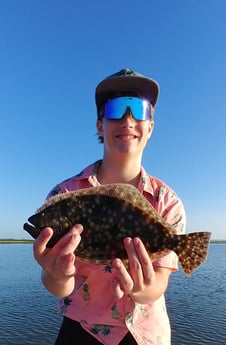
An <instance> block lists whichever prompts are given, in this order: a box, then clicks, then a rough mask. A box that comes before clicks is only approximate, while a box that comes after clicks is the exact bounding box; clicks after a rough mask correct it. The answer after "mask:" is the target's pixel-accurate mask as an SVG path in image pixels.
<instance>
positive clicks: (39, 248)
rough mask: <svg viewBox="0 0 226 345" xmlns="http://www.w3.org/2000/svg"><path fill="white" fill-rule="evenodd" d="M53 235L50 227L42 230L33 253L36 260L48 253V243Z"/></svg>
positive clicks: (34, 245) (35, 242)
mask: <svg viewBox="0 0 226 345" xmlns="http://www.w3.org/2000/svg"><path fill="white" fill-rule="evenodd" d="M52 235H53V230H52V229H51V228H49V227H46V228H45V229H43V230H42V232H41V233H40V235H39V236H38V237H37V238H36V240H35V241H34V244H33V253H34V257H35V259H36V260H37V261H38V260H39V257H40V256H42V255H43V254H44V253H45V251H46V246H47V243H48V242H49V240H50V238H51V237H52Z"/></svg>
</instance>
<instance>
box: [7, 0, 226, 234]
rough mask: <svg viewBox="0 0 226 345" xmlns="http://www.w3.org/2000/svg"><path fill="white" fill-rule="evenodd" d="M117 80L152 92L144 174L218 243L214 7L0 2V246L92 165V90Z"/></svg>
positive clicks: (219, 140)
mask: <svg viewBox="0 0 226 345" xmlns="http://www.w3.org/2000/svg"><path fill="white" fill-rule="evenodd" d="M122 68H131V69H133V70H135V71H137V72H139V73H142V74H144V75H146V76H149V77H151V78H153V79H155V80H157V81H158V83H159V84H160V96H159V100H158V104H157V106H156V110H155V129H154V132H153V134H152V137H151V140H150V142H149V143H148V146H147V147H146V149H145V151H144V156H143V162H142V164H143V166H144V167H145V169H146V171H148V172H149V174H151V175H153V176H156V177H158V178H160V179H161V180H163V181H164V182H165V183H166V184H168V185H169V186H170V187H171V188H172V189H173V190H174V191H175V192H176V193H177V195H178V196H179V197H180V198H181V199H182V201H183V203H184V207H185V210H186V215H187V227H186V231H187V232H193V231H211V232H212V239H226V1H225V0H216V1H212V0H170V1H169V0H156V1H152V0H139V1H138V0H124V1H122V0H115V1H112V2H111V1H105V0H96V1H93V0H89V1H88V0H85V1H76V0H54V1H53V0H0V157H1V161H0V183H1V197H0V238H15V239H29V238H30V235H29V234H27V233H26V232H25V231H24V230H23V223H25V222H26V221H27V218H28V217H29V216H30V215H32V214H33V213H34V212H35V211H36V210H37V208H38V207H40V206H41V204H42V203H43V201H44V199H45V198H46V195H47V194H48V192H49V191H50V190H51V189H52V188H53V187H54V186H55V185H56V184H57V183H59V182H61V181H62V180H65V179H67V178H69V177H71V176H73V175H76V174H77V173H79V172H80V171H81V170H82V169H83V168H84V167H86V166H87V165H89V164H90V163H92V162H94V161H96V160H97V159H100V158H102V153H103V145H101V144H99V143H98V140H97V135H96V108H95V100H94V93H95V88H96V85H97V84H98V83H99V82H100V81H101V80H102V79H104V78H105V77H107V76H108V75H110V74H113V73H115V72H117V71H119V70H121V69H122Z"/></svg>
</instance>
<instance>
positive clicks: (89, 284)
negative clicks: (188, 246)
mask: <svg viewBox="0 0 226 345" xmlns="http://www.w3.org/2000/svg"><path fill="white" fill-rule="evenodd" d="M158 93H159V86H158V84H157V82H156V81H154V80H152V79H150V78H147V77H145V76H143V75H140V74H138V73H136V72H134V71H132V70H130V69H124V70H121V71H120V72H118V73H116V74H114V75H111V76H110V77H108V78H106V79H104V80H103V81H102V82H100V83H99V84H98V85H97V88H96V105H97V113H98V119H97V131H98V135H99V140H100V142H102V143H103V145H104V150H103V151H104V152H103V159H102V160H100V161H97V162H96V163H94V164H92V165H90V166H89V167H87V168H85V169H84V170H83V171H82V172H81V173H80V174H78V175H76V176H74V177H72V178H70V179H68V180H66V181H64V182H62V183H60V184H59V185H57V186H56V187H55V188H54V189H53V190H52V191H51V192H50V194H49V195H48V198H50V197H51V196H53V195H55V194H58V193H64V192H69V191H73V190H77V189H81V188H88V187H96V186H98V185H105V184H112V183H127V184H131V185H133V186H135V187H136V188H137V189H138V190H139V191H140V192H141V193H142V194H143V195H144V196H145V198H146V199H147V200H148V201H149V202H150V204H151V205H152V206H153V207H154V208H155V210H156V211H157V213H158V214H159V215H160V216H162V217H163V218H164V219H165V220H166V221H167V222H168V223H170V224H171V225H173V227H174V228H175V231H176V232H177V233H178V234H182V233H184V230H185V212H184V208H183V205H182V202H181V201H180V199H179V198H178V197H177V195H176V194H175V193H174V192H173V191H172V189H171V188H169V187H168V186H167V185H166V184H165V183H163V182H162V181H160V180H159V179H157V178H155V177H152V176H150V175H148V174H147V173H146V171H145V170H144V168H143V167H142V165H141V162H142V155H143V150H144V149H145V146H146V145H147V142H148V140H149V139H150V137H151V134H152V131H153V128H154V120H153V116H154V107H155V105H156V102H157V98H158ZM103 206H104V205H103ZM103 216H104V214H103ZM84 232H85V229H83V226H82V225H81V224H75V225H74V226H73V227H72V228H71V229H70V231H69V232H68V233H66V234H65V235H64V236H63V237H62V238H61V239H60V240H59V241H58V242H57V243H56V244H55V245H54V246H53V247H52V248H47V243H48V241H49V240H50V239H51V237H52V234H53V230H52V229H51V228H49V227H47V228H45V229H44V230H43V231H42V232H41V234H40V235H39V236H38V238H37V239H36V240H35V243H34V256H35V258H36V260H37V261H38V263H39V264H40V265H41V266H42V268H43V272H42V281H43V284H44V285H45V287H46V288H47V289H48V290H49V291H50V292H51V293H52V294H54V295H56V296H59V297H61V298H62V299H61V301H60V302H59V305H58V308H59V312H61V313H62V314H63V315H64V321H63V324H62V327H61V330H60V332H59V335H58V338H57V340H56V345H73V344H77V343H78V342H79V343H80V344H89V345H92V344H109V345H117V344H120V345H126V344H130V345H132V344H138V345H141V344H142V345H143V344H149V345H150V344H153V345H169V344H170V343H171V340H170V338H171V335H170V324H169V320H168V315H167V311H166V307H165V300H164V293H165V291H166V289H167V285H168V280H169V277H170V274H171V273H172V272H173V271H176V270H177V269H178V259H177V256H176V254H175V253H174V252H173V251H172V252H170V253H169V254H167V255H165V256H163V257H162V258H160V259H157V260H155V261H154V262H152V260H151V258H150V256H149V255H148V252H147V250H146V248H145V246H144V244H143V243H142V241H141V240H140V238H139V237H135V238H133V237H125V238H124V240H123V244H124V247H125V250H126V253H127V256H128V262H129V268H127V266H125V265H124V263H123V261H121V259H120V258H118V257H116V258H114V259H113V261H112V264H110V265H96V264H90V263H86V262H83V261H80V260H77V259H76V257H75V255H76V248H77V247H79V243H80V241H81V238H82V236H83V233H84ZM103 236H104V234H103Z"/></svg>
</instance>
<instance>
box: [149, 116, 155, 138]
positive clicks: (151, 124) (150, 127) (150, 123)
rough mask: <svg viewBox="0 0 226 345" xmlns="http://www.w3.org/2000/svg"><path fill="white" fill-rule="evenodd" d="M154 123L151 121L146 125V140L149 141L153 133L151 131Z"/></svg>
mask: <svg viewBox="0 0 226 345" xmlns="http://www.w3.org/2000/svg"><path fill="white" fill-rule="evenodd" d="M154 125H155V123H154V121H153V120H151V121H149V124H148V139H150V137H151V135H152V132H153V129H154Z"/></svg>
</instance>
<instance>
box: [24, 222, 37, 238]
mask: <svg viewBox="0 0 226 345" xmlns="http://www.w3.org/2000/svg"><path fill="white" fill-rule="evenodd" d="M23 228H24V230H26V231H27V232H28V233H29V234H30V235H31V237H33V238H34V239H36V238H37V237H38V235H39V234H40V232H41V231H40V229H39V228H36V227H34V226H32V225H30V224H28V223H25V224H24V227H23Z"/></svg>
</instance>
